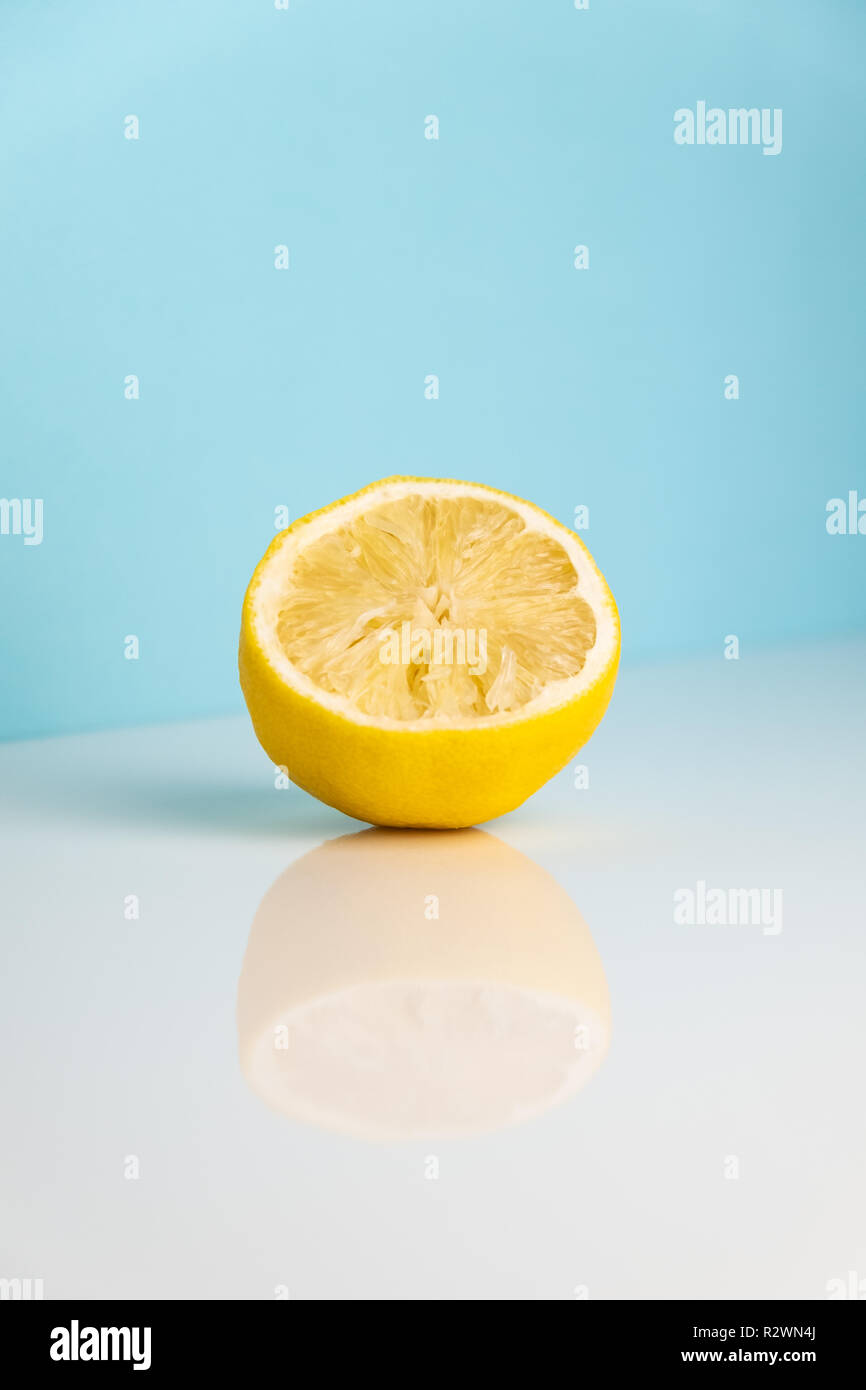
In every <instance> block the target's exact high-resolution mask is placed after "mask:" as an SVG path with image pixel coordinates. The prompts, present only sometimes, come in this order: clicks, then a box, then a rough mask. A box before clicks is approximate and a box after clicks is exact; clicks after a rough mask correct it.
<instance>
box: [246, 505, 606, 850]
mask: <svg viewBox="0 0 866 1390" xmlns="http://www.w3.org/2000/svg"><path fill="white" fill-rule="evenodd" d="M619 649H620V630H619V618H618V616H617V611H616V605H615V603H614V600H613V596H612V594H611V592H610V590H609V589H608V587H607V584H606V583H605V581H604V578H603V576H602V574H601V572H600V571H599V569H598V567H597V566H596V564H595V562H594V561H593V559H592V557H591V555H590V554H589V551H588V550H587V549H586V546H585V545H583V543H582V542H581V541H580V540H579V538H578V537H577V536H576V535H574V534H573V533H572V532H571V531H569V530H567V529H566V527H564V526H562V525H561V524H560V523H559V522H557V521H555V520H554V519H553V518H552V517H550V516H548V515H547V514H546V513H545V512H543V511H541V510H540V509H539V508H538V507H535V506H533V505H532V503H530V502H524V501H522V500H521V499H519V498H517V497H512V496H510V495H509V494H508V493H505V492H499V491H497V490H496V489H494V488H489V487H484V486H483V485H481V484H479V483H463V482H455V481H451V480H445V479H433V478H426V479H425V478H386V479H384V480H383V481H382V482H378V483H373V484H371V486H370V487H367V488H364V489H363V490H362V491H361V492H358V493H355V494H354V495H353V496H351V497H346V498H344V499H343V500H342V501H340V502H335V503H333V505H331V506H330V507H326V508H324V509H323V510H322V511H318V512H312V513H311V514H310V515H309V516H305V517H303V518H301V520H299V521H296V522H294V524H293V525H292V526H290V527H289V528H288V530H286V531H283V532H281V534H280V535H279V536H277V537H276V538H275V539H274V541H273V542H272V544H271V546H270V547H269V549H268V550H267V552H266V554H265V555H264V557H263V558H262V560H261V561H260V563H259V565H258V566H257V568H256V571H255V573H254V575H253V577H252V580H251V581H250V585H249V588H248V590H247V594H246V599H245V601H244V608H243V618H242V623H241V640H240V654H239V667H240V678H241V686H242V688H243V692H244V697H245V699H246V702H247V706H248V708H249V711H250V716H251V718H252V721H253V726H254V728H255V731H256V735H257V736H258V739H259V742H260V743H261V744H262V746H263V747H264V749H265V751H266V752H267V754H268V756H269V757H270V758H271V759H272V760H273V762H274V763H275V764H276V765H278V766H281V767H285V768H286V770H287V772H288V774H289V776H290V777H291V779H292V780H293V781H294V782H296V783H297V784H298V785H299V786H301V787H303V788H304V789H305V790H306V791H309V792H311V793H312V794H313V795H314V796H317V797H319V799H320V800H322V801H324V802H327V803H328V804H329V805H331V806H335V807H337V808H338V809H339V810H341V811H344V812H345V813H346V814H347V815H350V816H355V817H357V819H359V820H364V821H370V822H372V823H373V824H377V825H391V826H426V827H440V828H444V827H450V828H456V827H461V826H469V825H475V824H477V823H478V822H480V821H486V820H490V819H492V818H493V817H494V816H499V815H502V814H504V813H505V812H506V811H511V810H513V809H514V808H515V807H516V806H519V805H520V804H521V803H522V802H523V801H525V800H526V798H527V797H528V796H531V795H532V793H533V792H535V791H537V790H538V788H539V787H540V786H542V785H543V783H545V782H546V781H547V780H548V779H549V778H550V777H552V776H553V775H554V774H555V773H556V772H558V771H559V770H560V769H561V768H562V767H564V766H565V764H566V763H567V762H568V760H569V759H570V758H571V757H573V755H574V754H575V753H576V752H577V750H578V749H579V748H580V747H582V745H583V744H584V743H585V742H586V740H587V739H588V738H589V737H590V735H591V734H592V733H593V732H594V730H595V728H596V726H597V725H598V723H599V720H600V719H601V717H602V715H603V714H604V712H605V709H606V708H607V704H608V701H609V699H610V696H611V692H612V690H613V685H614V681H615V679H616V671H617V665H618V661H619Z"/></svg>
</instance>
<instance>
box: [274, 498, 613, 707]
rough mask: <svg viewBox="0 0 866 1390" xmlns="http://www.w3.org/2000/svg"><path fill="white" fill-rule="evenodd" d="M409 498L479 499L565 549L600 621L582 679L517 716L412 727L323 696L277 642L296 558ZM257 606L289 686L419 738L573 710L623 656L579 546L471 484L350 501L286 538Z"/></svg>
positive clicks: (602, 590)
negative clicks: (572, 703)
mask: <svg viewBox="0 0 866 1390" xmlns="http://www.w3.org/2000/svg"><path fill="white" fill-rule="evenodd" d="M407 496H420V497H425V496H426V497H435V498H453V499H459V498H474V499H476V500H477V501H480V502H484V503H490V502H496V503H497V504H498V505H499V506H501V507H502V508H504V509H506V510H507V511H510V512H512V513H514V514H515V515H516V516H518V517H519V518H520V519H521V521H522V522H523V524H524V525H525V527H526V528H527V530H528V531H531V532H535V533H537V534H539V535H544V536H546V537H548V538H549V539H551V540H552V541H554V542H555V543H556V544H557V545H558V546H559V547H561V549H562V550H563V551H564V552H565V554H566V555H567V557H568V560H569V563H570V564H571V566H572V567H573V569H574V571H575V576H576V586H577V590H578V592H579V595H580V597H581V598H582V599H583V600H584V601H585V603H587V604H588V605H589V606H590V608H591V609H592V610H593V613H594V615H595V621H596V639H595V643H594V645H593V646H592V647H591V648H590V649H589V650H588V652H587V653H586V658H585V661H584V663H583V666H582V668H581V670H580V671H579V673H578V674H577V675H575V676H573V677H570V678H568V679H556V680H552V681H550V682H549V683H548V684H547V685H546V687H545V688H544V689H543V690H542V692H541V693H540V694H539V695H538V696H536V697H535V698H533V699H531V700H529V701H527V702H526V703H524V704H523V705H522V706H521V707H520V708H518V709H515V710H508V711H500V712H496V713H490V714H483V715H473V716H471V717H457V716H453V715H450V716H447V717H445V716H439V715H436V716H434V717H433V718H430V717H426V718H418V719H406V718H391V717H389V716H388V715H383V714H375V715H371V714H367V713H365V712H363V711H362V710H360V709H358V708H357V707H356V706H355V705H354V704H353V703H352V701H351V700H349V699H347V698H345V697H344V696H342V695H340V694H337V693H334V692H332V691H329V690H327V689H324V688H323V687H322V686H321V685H319V684H318V683H317V682H316V681H314V680H312V679H310V677H308V676H307V675H306V674H305V673H304V672H303V671H301V670H300V669H299V668H298V667H297V666H296V665H294V664H293V662H292V661H291V660H290V659H289V658H288V657H287V655H286V653H285V652H284V651H283V649H282V647H281V644H280V641H279V639H278V637H277V625H278V622H279V616H280V608H281V604H282V603H283V602H284V598H285V595H286V592H287V588H288V585H289V581H290V577H291V575H292V572H293V567H294V563H295V559H296V557H297V556H298V555H299V554H300V553H301V552H302V551H303V550H305V549H306V548H307V546H309V545H310V544H311V543H313V542H315V541H316V540H318V539H319V538H321V537H323V536H326V535H327V534H328V533H330V532H333V531H335V530H337V529H338V528H340V527H343V526H344V525H346V524H348V523H349V522H351V521H352V520H353V519H354V518H356V517H359V516H362V515H363V514H364V513H365V512H369V511H371V510H372V509H373V508H375V507H378V506H381V505H382V504H384V503H388V502H393V501H397V500H399V499H400V498H404V497H407ZM250 602H251V606H252V613H251V621H252V627H253V632H254V635H255V638H256V640H257V642H258V644H259V645H260V647H261V649H262V651H263V652H264V653H265V655H266V657H267V660H268V663H269V664H270V666H271V667H272V669H273V670H274V672H275V673H276V674H277V676H278V677H279V678H280V680H281V681H283V682H285V684H286V685H288V686H290V687H291V688H293V689H294V690H296V691H297V692H298V693H299V694H300V695H302V696H305V697H306V698H308V699H311V700H313V701H315V703H316V704H318V705H320V706H321V707H323V708H325V709H327V710H329V711H331V712H333V713H334V714H338V715H340V716H341V717H342V718H344V719H347V720H350V721H351V722H353V723H356V724H359V725H368V726H371V727H376V728H388V729H395V730H396V729H403V730H407V731H408V730H411V731H413V732H425V731H426V732H430V731H432V730H434V729H440V730H441V729H442V728H477V727H481V726H483V727H491V726H492V727H499V726H504V725H508V724H511V723H515V722H518V721H520V720H523V719H527V718H532V717H533V716H535V715H538V714H541V713H544V712H547V711H549V710H552V709H555V708H557V707H559V706H561V705H564V704H567V703H569V702H570V701H572V700H573V699H574V698H575V697H576V696H578V695H580V694H581V693H582V692H583V691H585V690H588V689H589V688H590V687H591V686H592V685H593V684H594V683H595V682H596V681H597V680H598V679H599V678H600V677H601V676H602V675H603V673H604V672H605V671H606V670H607V668H608V667H609V666H610V664H611V662H612V660H613V658H614V656H615V654H616V648H617V640H618V620H617V616H616V610H615V608H614V606H613V603H612V601H611V599H610V595H609V593H608V590H607V587H606V585H605V584H604V581H603V580H602V578H601V576H600V574H599V572H598V570H597V569H596V567H595V565H594V564H593V562H592V560H591V559H590V557H589V555H588V553H587V551H586V550H585V549H584V547H583V546H582V545H581V544H580V542H579V541H578V540H577V538H576V537H574V536H573V535H572V534H571V533H570V532H569V531H568V530H567V529H566V528H565V527H563V526H561V525H559V523H557V522H555V521H553V520H552V519H551V518H549V517H547V516H545V514H544V513H542V512H540V511H539V510H538V509H537V508H535V507H533V506H532V505H531V504H529V503H525V502H522V501H520V500H519V499H518V498H513V497H510V496H509V495H508V494H506V493H501V492H498V491H497V490H495V489H492V488H486V487H481V486H479V485H476V484H472V483H460V482H440V481H438V480H433V479H431V480H420V481H416V480H396V481H392V482H386V483H383V484H381V485H380V486H377V487H374V488H372V489H368V490H365V491H364V492H363V493H360V494H357V495H355V496H354V497H350V498H347V499H346V500H345V501H344V502H342V503H339V504H338V505H336V506H334V507H332V508H329V509H328V510H327V511H326V512H324V513H323V514H321V515H319V516H315V517H313V519H312V520H310V521H308V522H305V523H304V524H302V525H300V526H298V527H297V528H296V529H295V530H294V531H290V532H286V533H284V536H283V537H282V538H280V540H279V542H278V543H277V544H276V545H275V546H274V549H273V551H272V553H271V554H270V555H269V556H268V557H267V559H266V560H265V562H264V563H263V565H262V567H261V568H260V571H259V574H258V576H257V581H256V584H255V586H254V588H253V589H252V590H251V594H250Z"/></svg>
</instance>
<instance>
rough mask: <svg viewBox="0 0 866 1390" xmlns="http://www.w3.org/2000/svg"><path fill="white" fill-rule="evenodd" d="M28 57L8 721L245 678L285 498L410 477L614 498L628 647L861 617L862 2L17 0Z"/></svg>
mask: <svg viewBox="0 0 866 1390" xmlns="http://www.w3.org/2000/svg"><path fill="white" fill-rule="evenodd" d="M0 52H2V66H3V80H2V112H0V119H2V145H3V172H2V181H0V183H2V190H0V198H2V225H0V263H2V272H3V281H4V313H3V320H4V326H5V333H4V343H3V361H2V373H0V375H2V387H0V390H2V402H0V407H2V421H3V431H2V455H0V462H2V468H0V495H2V496H5V497H42V498H44V505H45V522H44V525H45V536H44V541H43V543H42V545H40V546H30V547H27V546H24V545H23V542H22V538H21V537H15V536H0V582H2V595H3V597H2V604H0V623H2V633H0V642H2V647H0V650H2V664H3V680H2V695H0V733H2V735H3V736H5V737H25V736H28V735H32V734H40V733H51V732H61V731H66V730H78V729H95V728H101V727H110V726H116V725H124V724H133V723H140V722H147V721H158V720H167V719H175V718H187V717H192V716H197V715H212V714H220V713H228V712H231V711H232V710H235V709H239V708H241V707H242V706H241V697H240V693H239V690H238V687H237V678H236V668H235V653H236V642H237V630H238V623H239V612H240V604H241V599H242V596H243V591H244V588H245V585H246V582H247V580H248V578H249V575H250V573H251V571H252V569H253V567H254V565H255V563H256V562H257V560H258V559H259V556H260V555H261V553H262V552H263V551H264V549H265V547H266V546H267V544H268V543H269V541H270V539H271V536H272V535H273V509H274V507H275V506H277V505H280V504H285V505H287V506H288V508H289V509H290V512H291V515H292V517H296V516H298V515H302V514H303V513H305V512H307V511H309V510H311V509H313V508H315V507H317V506H320V505H323V504H325V503H327V502H329V501H332V500H333V499H334V498H336V497H338V496H341V495H343V494H345V493H346V492H349V491H352V490H354V489H355V488H357V487H360V486H363V485H364V484H366V483H368V482H370V481H372V480H373V479H375V478H377V477H382V476H384V475H387V474H389V473H396V472H405V473H417V474H425V475H431V476H437V475H439V476H452V477H464V478H470V479H477V480H479V481H482V482H488V483H492V484H495V485H497V486H499V487H503V488H505V489H507V490H509V491H513V492H516V493H518V494H522V495H524V496H527V497H530V498H531V499H532V500H534V501H535V502H537V503H539V504H540V505H541V506H543V507H545V508H546V509H547V510H549V511H551V512H552V513H554V514H555V515H557V516H559V517H560V518H561V519H562V520H563V521H565V522H566V523H567V524H570V522H571V518H572V516H573V512H574V508H575V506H576V505H578V504H581V503H584V504H587V505H588V506H589V508H590V522H591V524H590V528H589V531H588V532H587V533H586V534H585V539H586V540H587V542H588V544H589V546H590V549H591V550H592V551H593V553H594V554H595V556H596V559H597V560H598V562H599V564H600V565H601V567H602V569H603V570H604V572H605V574H606V575H607V578H608V580H609V581H610V584H611V587H612V588H613V591H614V593H615V595H616V597H617V600H618V602H619V605H620V610H621V614H622V619H623V628H624V660H625V661H626V662H633V661H640V660H645V659H647V658H652V659H655V658H664V657H666V656H669V655H671V654H674V653H684V652H692V651H694V652H698V651H710V650H713V651H718V652H721V649H722V643H723V639H724V637H725V635H726V634H728V633H736V634H737V635H738V636H739V638H740V642H741V644H742V650H744V651H745V650H748V648H749V646H750V645H751V646H752V647H754V646H756V645H758V644H766V643H771V642H779V641H788V640H791V639H806V638H810V637H815V636H822V635H830V634H833V633H842V632H850V631H854V630H857V629H858V628H862V627H863V626H864V624H866V585H864V582H863V581H864V573H866V568H864V567H866V536H863V537H859V536H858V537H851V536H846V537H830V536H828V534H827V532H826V529H825V506H826V503H827V500H828V499H829V498H831V497H836V496H843V497H844V496H846V494H847V492H848V490H849V489H850V488H858V487H859V489H860V493H861V495H862V496H866V469H864V466H863V430H862V426H863V415H864V408H863V381H862V373H863V353H862V325H863V317H864V299H866V296H864V252H863V240H862V238H863V227H864V211H866V207H864V201H866V200H864V180H863V167H864V154H866V150H864V144H866V136H864V131H866V87H864V82H863V66H864V61H866V6H864V5H862V4H860V3H857V0H847V2H844V0H835V2H834V0H822V3H820V4H816V3H812V0H800V3H796V0H761V3H760V5H756V4H755V3H754V0H688V3H686V0H679V2H676V0H658V2H657V3H653V2H652V0H591V8H590V10H589V11H586V12H579V11H576V10H575V9H574V8H573V3H572V0H544V2H542V0H522V2H521V3H518V2H517V0H512V2H511V3H507V0H474V3H472V2H471V0H435V3H418V0H412V2H411V3H410V2H409V0H378V2H377V0H363V3H359V0H291V8H290V10H289V11H288V12H282V11H277V10H275V8H274V6H273V2H272V0H245V3H243V4H241V3H232V4H230V3H226V2H225V0H223V2H221V0H185V2H184V3H183V4H182V5H181V4H178V3H177V0H130V3H117V0H112V2H111V3H108V0H105V3H98V2H95V3H94V0H90V3H88V4H87V5H86V6H84V7H82V6H77V5H72V4H71V3H63V4H62V3H37V0H27V3H24V0H3V4H2V9H0ZM698 100H706V101H707V102H708V103H709V104H710V105H719V106H722V107H725V108H728V107H737V106H757V107H781V108H782V109H783V111H784V118H783V136H784V143H783V149H782V152H781V154H780V155H779V156H778V157H776V158H770V157H765V156H763V155H762V153H761V151H760V149H758V148H752V147H747V148H741V147H719V148H711V147H704V148H697V147H693V148H682V147H679V146H677V145H675V143H674V141H673V113H674V111H675V110H676V109H677V108H679V107H685V106H691V107H692V108H694V106H695V103H696V102H697V101H698ZM132 113H134V114H136V115H137V116H138V117H139V120H140V123H141V133H140V139H139V140H138V141H137V142H135V141H129V140H126V139H125V138H124V126H123V122H124V117H125V116H126V115H128V114H132ZM434 113H435V114H436V115H437V116H438V117H439V119H440V122H441V128H440V139H439V140H438V142H435V141H428V140H426V139H425V138H424V118H425V116H427V115H429V114H434ZM280 243H285V244H287V245H288V246H289V248H290V252H291V269H290V270H289V271H287V272H278V271H276V270H275V269H274V247H275V246H276V245H278V244H280ZM577 243H585V244H587V245H588V246H589V248H590V268H589V270H588V271H586V272H583V271H581V272H578V271H576V270H575V269H574V268H573V264H572V260H573V247H574V246H575V245H576V244H577ZM130 373H135V374H137V375H138V376H139V377H140V381H141V399H140V400H138V401H128V400H126V399H125V398H124V378H125V377H126V376H127V374H130ZM428 373H436V374H438V376H439V377H440V381H441V396H440V399H439V400H437V401H428V400H425V398H424V378H425V376H426V375H427V374H428ZM728 373H736V374H737V375H738V376H739V378H740V391H741V395H740V399H739V400H738V401H726V400H725V399H724V395H723V389H724V377H725V376H726V375H727V374H728ZM129 633H135V634H137V635H138V637H139V639H140V642H141V658H140V660H139V661H137V662H134V661H126V660H125V659H124V657H123V639H124V637H125V636H126V634H129Z"/></svg>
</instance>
